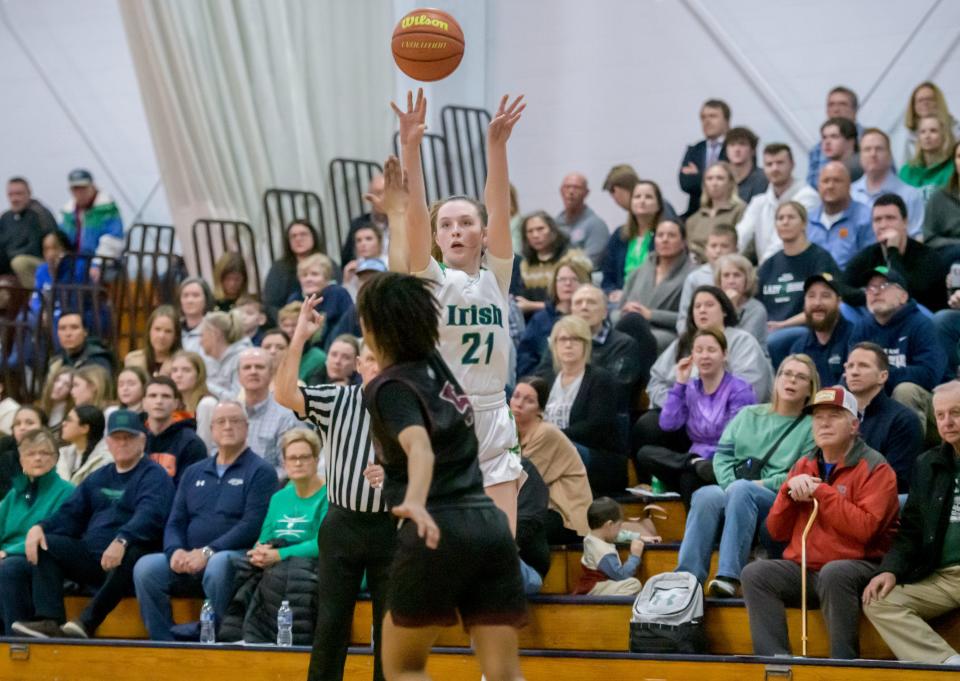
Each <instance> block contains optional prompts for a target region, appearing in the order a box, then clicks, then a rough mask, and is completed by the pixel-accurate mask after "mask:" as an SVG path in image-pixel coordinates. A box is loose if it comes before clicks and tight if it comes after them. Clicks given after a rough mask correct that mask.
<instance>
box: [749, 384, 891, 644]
mask: <svg viewBox="0 0 960 681" xmlns="http://www.w3.org/2000/svg"><path fill="white" fill-rule="evenodd" d="M805 411H807V412H808V413H812V414H813V440H814V442H815V443H816V445H817V448H816V449H815V450H814V451H813V452H811V453H810V454H807V455H805V456H803V457H801V458H800V459H799V460H798V461H797V462H796V463H795V464H794V466H793V468H791V469H790V473H789V474H788V476H787V480H786V482H784V483H783V485H782V486H781V487H780V489H779V491H778V492H777V497H776V499H775V500H774V502H773V507H772V508H771V509H770V513H769V514H768V515H767V529H768V530H769V531H770V536H771V537H772V538H773V539H774V540H775V541H779V542H788V545H787V548H786V549H785V550H784V552H783V560H759V561H756V562H754V563H751V564H750V565H747V566H746V567H745V568H744V569H743V572H742V573H741V575H742V576H741V580H742V584H743V599H744V601H745V602H746V605H747V616H748V617H749V619H750V635H751V637H752V638H753V652H754V654H756V655H769V656H774V655H790V654H791V650H790V639H789V637H788V632H787V617H786V610H785V606H786V604H787V603H792V604H796V602H797V601H799V600H800V596H801V575H800V563H801V554H802V550H801V545H802V543H803V539H802V537H803V534H804V528H806V526H807V523H808V522H809V520H810V516H811V514H812V513H813V508H814V506H813V501H814V500H816V501H817V502H818V503H819V513H818V515H817V517H816V518H815V519H814V522H813V525H812V526H811V530H810V533H809V536H808V537H807V539H806V556H807V569H808V571H809V575H808V577H807V583H808V584H809V587H810V588H809V590H808V593H807V601H808V603H809V604H810V605H811V606H813V607H816V606H817V605H819V607H820V610H821V612H822V614H823V619H824V620H825V622H826V625H827V633H828V634H829V636H830V657H832V658H835V659H838V660H849V659H854V658H857V657H859V656H860V645H859V641H860V637H859V634H860V594H861V593H862V592H863V589H864V587H865V586H866V585H867V583H868V582H869V581H870V579H871V578H872V577H873V576H874V575H875V574H876V571H877V566H878V563H879V561H880V559H881V558H882V557H883V554H884V553H885V552H886V551H887V550H888V549H889V548H890V545H891V542H892V540H893V536H894V534H895V533H896V528H897V515H898V511H899V504H898V503H897V479H896V475H895V474H894V472H893V469H891V468H890V465H889V464H888V463H887V462H886V461H885V460H884V458H883V456H882V455H881V454H880V453H879V452H877V451H875V450H873V449H871V448H870V447H868V446H867V444H866V443H865V442H864V441H863V439H862V438H861V437H860V436H859V435H858V427H859V425H860V420H859V416H858V414H857V401H856V399H855V398H854V397H853V395H851V394H850V393H849V392H848V391H847V390H845V389H844V388H842V387H840V386H834V387H832V388H826V389H824V390H820V391H819V392H817V394H816V395H815V396H814V398H813V401H812V403H811V405H810V406H808V407H807V408H806V409H805Z"/></svg>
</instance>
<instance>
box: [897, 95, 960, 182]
mask: <svg viewBox="0 0 960 681" xmlns="http://www.w3.org/2000/svg"><path fill="white" fill-rule="evenodd" d="M955 142H956V140H955V138H954V136H953V130H951V129H950V124H949V123H948V122H947V120H946V119H945V118H944V117H943V115H942V114H939V113H935V114H929V115H926V116H921V117H920V120H919V121H918V122H917V151H916V153H915V154H914V156H913V158H912V159H910V161H909V162H907V163H904V164H903V166H902V167H901V168H900V179H901V180H903V181H904V182H906V183H907V184H909V185H911V186H913V187H917V188H919V189H920V190H921V191H922V192H923V199H924V201H926V200H927V199H929V198H930V196H931V195H932V194H933V193H934V192H935V191H936V190H937V189H939V188H940V187H943V186H946V184H947V182H949V181H950V175H952V174H953V158H952V157H951V154H950V152H951V151H953V145H954V144H955Z"/></svg>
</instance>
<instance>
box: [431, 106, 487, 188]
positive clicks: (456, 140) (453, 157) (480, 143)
mask: <svg viewBox="0 0 960 681" xmlns="http://www.w3.org/2000/svg"><path fill="white" fill-rule="evenodd" d="M491 120H492V118H491V116H490V112H488V111H487V110H486V109H482V108H478V107H471V106H456V105H447V106H445V107H443V108H442V109H441V110H440V121H441V128H442V130H443V138H444V140H445V142H446V148H447V152H448V155H449V163H450V168H451V171H450V178H451V184H455V186H456V193H460V194H464V195H466V196H472V197H474V198H477V199H481V200H482V198H483V189H484V186H485V184H486V182H487V126H489V125H490V121H491ZM451 193H454V192H453V191H451Z"/></svg>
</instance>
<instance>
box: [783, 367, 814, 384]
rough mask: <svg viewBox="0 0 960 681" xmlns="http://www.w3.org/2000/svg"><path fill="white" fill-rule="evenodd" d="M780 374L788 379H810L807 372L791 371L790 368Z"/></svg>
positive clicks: (806, 380) (803, 380)
mask: <svg viewBox="0 0 960 681" xmlns="http://www.w3.org/2000/svg"><path fill="white" fill-rule="evenodd" d="M780 375H781V376H783V377H784V378H785V379H787V380H788V381H800V382H801V383H807V382H809V381H810V376H808V375H807V374H801V373H798V372H795V371H790V370H789V369H787V370H785V371H781V372H780Z"/></svg>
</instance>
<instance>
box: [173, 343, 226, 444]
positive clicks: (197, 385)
mask: <svg viewBox="0 0 960 681" xmlns="http://www.w3.org/2000/svg"><path fill="white" fill-rule="evenodd" d="M170 378H171V379H173V382H174V383H176V385H177V390H179V391H180V395H181V398H182V401H183V409H184V411H186V412H187V414H188V415H189V416H190V417H192V418H194V419H196V421H197V436H198V437H199V438H200V439H201V440H203V443H204V444H205V445H207V449H210V448H211V447H212V446H213V433H212V430H211V429H212V426H213V409H214V407H216V406H217V398H216V397H214V396H213V395H211V394H210V391H209V390H208V389H207V367H206V364H205V363H204V361H203V357H201V356H200V355H198V354H197V353H195V352H188V351H186V350H181V351H180V352H178V353H177V354H175V355H174V356H173V359H172V360H171V361H170Z"/></svg>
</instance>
